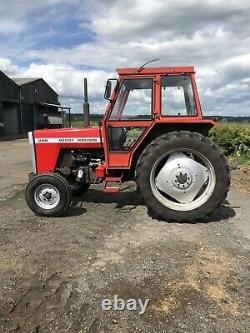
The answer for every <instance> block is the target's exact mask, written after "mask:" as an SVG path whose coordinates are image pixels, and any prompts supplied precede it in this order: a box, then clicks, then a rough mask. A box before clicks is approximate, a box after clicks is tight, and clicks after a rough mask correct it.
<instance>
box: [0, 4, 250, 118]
mask: <svg viewBox="0 0 250 333" xmlns="http://www.w3.org/2000/svg"><path fill="white" fill-rule="evenodd" d="M11 3H13V4H14V1H13V0H10V1H9V2H8V4H7V3H3V2H2V3H1V4H0V12H1V13H3V12H4V10H5V11H6V12H7V14H8V15H4V16H3V18H2V20H1V21H0V22H3V23H2V24H5V23H4V22H5V17H7V18H8V19H10V22H14V23H15V24H14V25H13V27H12V28H11V24H10V25H9V28H8V25H7V23H6V27H7V28H5V31H6V32H5V35H6V33H7V34H8V29H9V33H11V29H12V31H13V34H15V35H18V34H19V35H20V36H22V40H21V41H20V42H18V41H17V39H15V38H14V39H11V38H10V40H9V41H5V44H4V45H5V46H4V47H3V46H2V47H1V46H0V49H1V54H2V55H3V56H4V57H5V58H7V59H9V58H10V57H9V55H10V54H11V55H12V58H11V59H12V66H15V65H17V64H18V66H19V67H20V68H21V73H23V74H24V75H29V76H33V75H35V76H37V75H39V76H43V77H44V78H45V79H46V80H48V82H49V83H50V84H51V85H52V86H53V87H54V88H55V89H56V90H57V91H58V92H59V93H60V95H61V97H62V100H63V101H65V102H67V103H73V105H74V106H75V107H76V110H80V109H81V96H82V82H83V76H85V75H86V76H89V81H90V94H91V97H92V100H93V101H94V104H95V106H96V105H102V103H103V102H102V101H103V99H102V96H103V87H104V82H105V80H106V78H107V77H108V76H109V75H114V68H115V67H136V66H140V65H141V64H142V63H144V62H146V61H147V60H150V59H153V58H160V61H159V62H158V63H157V64H156V63H155V64H154V65H161V66H164V65H165V66H168V65H176V66H177V65H195V67H196V70H197V79H198V86H199V87H200V94H201V101H202V104H203V105H204V110H205V111H206V112H207V113H209V114H213V113H215V114H216V113H222V114H231V113H233V110H234V109H235V110H237V112H240V114H242V115H243V114H244V115H246V114H250V91H249V81H248V80H249V78H250V61H249V54H250V21H249V13H250V2H249V1H246V0H238V1H237V2H236V1H232V0H227V1H226V0H204V1H198V0H185V1H184V0H175V1H174V2H169V1H163V0H157V1H156V0H133V1H132V0H127V1H123V0H107V1H105V2H100V1H97V0H93V1H87V0H86V1H79V0H68V1H62V0H45V1H43V2H41V3H39V4H38V3H36V2H34V1H31V0H24V1H22V2H16V1H15V3H17V4H16V5H15V6H14V5H11ZM20 3H22V5H21V4H20ZM32 17H34V18H35V19H32ZM55 17H57V20H54V18H55ZM6 22H7V21H6ZM19 23H20V25H18V24H19ZM27 23H28V24H29V27H28V26H27ZM15 25H16V27H15ZM43 27H46V29H43ZM18 28H19V30H18ZM3 31H4V29H3ZM25 31H26V35H25V34H24V32H25ZM34 31H35V34H34ZM2 33H3V32H2ZM0 34H1V23H0ZM20 58H21V65H20ZM22 62H23V63H24V65H23V64H22ZM0 67H1V62H0ZM12 68H14V67H12ZM97 108H98V107H96V109H97ZM238 110H239V111H238Z"/></svg>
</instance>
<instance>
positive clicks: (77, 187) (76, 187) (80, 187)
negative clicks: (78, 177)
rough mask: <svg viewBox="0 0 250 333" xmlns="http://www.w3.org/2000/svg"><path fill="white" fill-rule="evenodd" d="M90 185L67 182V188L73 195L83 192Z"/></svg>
mask: <svg viewBox="0 0 250 333" xmlns="http://www.w3.org/2000/svg"><path fill="white" fill-rule="evenodd" d="M89 187H90V184H89V183H69V188H70V191H71V194H72V196H73V197H77V196H80V195H82V194H83V193H85V192H86V191H87V190H88V189H89Z"/></svg>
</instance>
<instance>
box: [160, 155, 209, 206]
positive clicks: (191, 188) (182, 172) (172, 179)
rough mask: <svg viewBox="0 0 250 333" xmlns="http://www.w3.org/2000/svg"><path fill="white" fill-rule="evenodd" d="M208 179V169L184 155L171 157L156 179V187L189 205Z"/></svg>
mask: <svg viewBox="0 0 250 333" xmlns="http://www.w3.org/2000/svg"><path fill="white" fill-rule="evenodd" d="M207 179H208V169H207V168H206V167H205V166H204V165H202V164H200V163H198V162H196V161H195V160H193V159H192V158H189V157H188V156H186V155H185V154H183V153H173V154H172V155H170V157H169V158H168V160H167V161H166V163H165V165H163V167H162V168H161V170H160V171H159V173H158V175H157V177H156V178H155V185H156V187H157V188H158V189H159V190H161V191H162V192H164V193H165V194H167V195H168V196H170V197H171V198H173V199H175V200H176V201H177V202H180V203H183V204H187V203H190V202H192V201H193V200H194V198H195V197H196V195H197V194H198V193H199V191H200V190H201V188H202V186H203V185H204V184H205V182H206V181H207Z"/></svg>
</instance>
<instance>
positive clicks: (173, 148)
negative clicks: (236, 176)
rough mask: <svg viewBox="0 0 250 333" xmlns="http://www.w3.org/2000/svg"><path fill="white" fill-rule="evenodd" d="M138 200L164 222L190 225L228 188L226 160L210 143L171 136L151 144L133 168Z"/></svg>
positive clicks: (192, 137)
mask: <svg viewBox="0 0 250 333" xmlns="http://www.w3.org/2000/svg"><path fill="white" fill-rule="evenodd" d="M136 184H137V190H138V192H139V195H140V197H141V198H142V200H143V201H144V203H145V204H146V206H148V207H149V208H150V209H151V211H153V213H154V215H155V216H159V217H161V218H163V219H164V220H166V221H177V222H184V221H189V222H193V221H196V220H200V219H202V218H204V217H206V216H207V215H209V214H210V213H211V212H212V211H214V210H215V209H216V208H217V207H218V206H219V205H220V204H221V203H222V202H223V200H224V199H225V198H226V196H227V192H228V190H229V185H230V173H229V167H228V164H227V160H226V158H225V157H224V155H223V154H222V153H221V151H220V149H219V147H218V146H217V145H216V144H214V143H213V142H212V141H211V140H209V139H208V138H206V137H204V136H203V135H201V134H199V133H194V132H184V131H181V132H171V133H168V134H164V135H162V136H160V137H158V138H157V139H155V140H154V141H152V142H151V143H150V144H149V145H148V146H147V147H146V149H145V150H144V151H143V153H142V154H141V156H140V158H139V160H138V163H137V166H136Z"/></svg>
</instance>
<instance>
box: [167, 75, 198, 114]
mask: <svg viewBox="0 0 250 333" xmlns="http://www.w3.org/2000/svg"><path fill="white" fill-rule="evenodd" d="M161 114H162V116H193V115H195V114H196V108H195V102H194V94H193V88H192V82H191V77H190V76H186V75H172V76H171V75H169V76H163V77H162V78H161Z"/></svg>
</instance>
